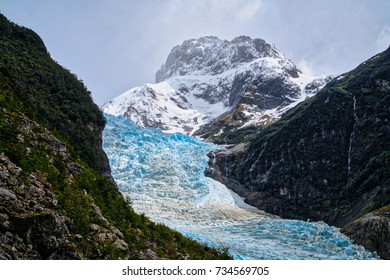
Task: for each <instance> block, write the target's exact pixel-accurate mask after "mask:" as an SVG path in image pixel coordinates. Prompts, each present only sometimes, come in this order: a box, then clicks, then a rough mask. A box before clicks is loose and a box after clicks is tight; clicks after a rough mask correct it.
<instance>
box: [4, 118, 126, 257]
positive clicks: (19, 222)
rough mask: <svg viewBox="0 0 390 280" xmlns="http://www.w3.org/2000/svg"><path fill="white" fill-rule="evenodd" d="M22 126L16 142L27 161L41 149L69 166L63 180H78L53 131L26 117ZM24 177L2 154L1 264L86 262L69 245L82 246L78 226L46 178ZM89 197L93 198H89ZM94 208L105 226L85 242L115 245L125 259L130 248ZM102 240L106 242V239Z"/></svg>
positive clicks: (79, 170)
mask: <svg viewBox="0 0 390 280" xmlns="http://www.w3.org/2000/svg"><path fill="white" fill-rule="evenodd" d="M4 116H5V117H7V116H9V122H10V121H11V119H12V117H11V114H10V113H8V112H6V111H4V112H3V117H4ZM17 122H18V123H19V127H18V136H17V138H18V139H19V141H21V142H22V143H25V145H26V146H25V147H24V149H25V150H26V151H27V155H28V153H31V152H32V151H33V150H34V149H38V148H39V149H40V150H41V151H43V150H45V151H47V153H48V154H50V155H51V156H52V157H50V158H47V160H48V161H53V160H54V159H56V160H61V161H64V162H67V167H68V168H67V169H65V170H64V174H63V175H64V176H65V177H66V180H67V181H68V182H72V181H73V180H74V177H75V176H77V175H78V174H81V173H82V172H83V168H82V167H81V166H80V165H79V164H78V163H76V162H71V161H70V159H71V155H70V154H69V153H68V151H67V149H66V146H65V144H64V143H62V142H61V141H59V140H58V139H57V138H56V137H54V136H53V135H51V134H50V133H49V131H48V130H46V129H44V128H42V127H40V126H39V124H38V123H36V122H34V121H32V120H30V119H28V118H27V117H25V116H22V115H21V116H19V118H18V119H17ZM42 155H43V154H42ZM22 171H23V170H22V169H21V168H20V167H18V166H17V165H15V164H14V163H12V162H11V161H10V160H9V159H8V158H7V157H6V156H5V155H4V154H3V153H2V154H0V258H1V259H82V258H85V257H84V256H83V253H82V252H81V251H80V250H78V249H77V246H76V244H75V243H73V242H72V241H70V240H77V239H78V238H80V235H79V234H77V233H75V232H74V230H73V229H72V224H73V221H72V220H71V219H70V218H69V217H68V216H67V215H66V213H64V211H62V210H61V208H60V207H59V205H58V199H57V195H56V194H55V193H54V190H53V187H52V185H51V184H50V183H49V182H48V181H47V179H46V178H45V177H46V175H44V174H43V173H41V172H40V171H37V172H31V173H30V174H28V175H27V178H25V177H26V174H25V173H24V174H22V173H23V172H22ZM85 196H86V197H90V196H89V195H88V194H87V193H86V194H85ZM89 199H92V198H89ZM93 206H94V208H93V211H94V212H95V213H96V216H97V218H98V219H99V220H101V221H102V223H103V224H104V225H105V226H96V227H95V228H92V227H93V226H92V225H91V232H90V233H89V234H88V235H87V236H86V241H87V242H89V243H96V244H99V243H100V244H101V245H104V244H108V243H110V242H112V243H113V246H114V247H116V248H118V249H119V250H122V251H125V253H126V251H127V250H128V246H127V244H126V243H125V242H124V241H123V240H122V238H123V234H122V233H121V232H120V231H119V230H118V229H117V228H115V227H114V226H112V225H111V224H110V223H109V222H108V221H107V219H106V218H105V217H104V216H103V214H102V212H101V211H100V209H99V207H97V206H96V205H93ZM102 235H104V236H105V237H106V238H101V236H102ZM78 236H79V237H78ZM81 238H82V237H81ZM79 241H80V240H79ZM97 246H99V245H97ZM124 255H125V256H126V254H124ZM102 257H104V256H102Z"/></svg>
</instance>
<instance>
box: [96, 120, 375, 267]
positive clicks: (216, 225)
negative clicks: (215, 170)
mask: <svg viewBox="0 0 390 280" xmlns="http://www.w3.org/2000/svg"><path fill="white" fill-rule="evenodd" d="M105 116H106V118H107V125H106V128H105V130H104V132H103V147H104V150H105V151H106V153H107V155H108V157H109V160H110V164H111V167H112V175H113V177H114V179H115V181H116V182H117V184H118V187H119V189H120V191H121V192H122V193H123V194H124V195H125V196H127V197H129V198H130V199H131V202H132V206H133V208H134V210H135V211H136V212H138V213H144V214H145V215H146V216H148V217H149V218H150V219H151V220H153V221H155V222H157V223H162V224H165V225H167V226H169V227H170V228H172V229H175V230H177V231H179V232H181V233H182V234H184V235H186V236H188V237H189V238H192V239H195V240H197V241H199V242H202V243H205V244H208V245H210V246H213V247H219V248H228V250H229V252H230V254H231V255H232V256H233V257H234V258H235V259H372V258H376V255H374V254H372V253H370V252H367V251H365V250H364V248H362V247H361V246H357V245H354V244H352V243H351V241H350V240H349V239H348V238H347V237H346V236H344V235H343V234H341V233H340V231H339V229H337V228H335V227H331V226H328V225H327V224H326V223H324V222H304V221H299V220H286V219H280V218H278V217H275V216H273V215H270V214H267V213H264V212H262V211H260V210H258V209H256V208H254V207H251V206H249V205H246V204H245V203H244V202H243V201H242V199H241V198H240V197H239V196H238V195H236V194H235V193H233V192H231V191H230V190H228V189H227V188H226V187H225V186H224V185H222V184H220V183H219V182H216V181H214V180H212V179H210V178H208V177H205V176H204V170H205V167H206V166H207V162H208V157H207V153H208V152H210V151H212V150H213V149H216V148H221V147H217V146H215V145H212V144H209V143H205V142H202V141H200V140H198V139H195V138H191V137H188V136H185V135H180V134H165V133H163V132H161V131H160V130H158V129H153V128H141V127H139V126H137V125H135V124H133V123H131V122H129V121H128V120H125V119H124V118H122V117H113V116H111V115H105Z"/></svg>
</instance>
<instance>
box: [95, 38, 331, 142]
mask: <svg viewBox="0 0 390 280" xmlns="http://www.w3.org/2000/svg"><path fill="white" fill-rule="evenodd" d="M314 80H316V82H315V83H313V81H314ZM327 81H328V79H326V78H325V77H320V78H319V77H313V76H310V75H305V74H303V73H302V72H301V71H300V70H299V69H298V68H297V67H296V66H295V65H294V63H293V62H292V61H290V60H289V59H287V58H286V57H285V56H284V55H283V53H282V52H280V51H279V50H278V49H277V48H275V46H273V45H272V44H270V43H268V42H266V41H264V40H263V39H252V38H251V37H248V36H239V37H237V38H234V39H233V40H231V41H228V40H222V39H219V38H218V37H215V36H207V37H201V38H198V39H190V40H186V41H184V42H183V43H182V44H181V45H179V46H176V47H174V48H173V49H172V50H171V52H170V53H169V55H168V57H167V60H166V62H165V63H164V64H163V65H162V67H161V69H160V70H158V71H157V74H156V84H147V85H142V86H139V87H136V88H133V89H130V90H128V91H127V92H125V93H123V94H121V95H120V96H118V97H116V98H115V99H113V100H111V101H109V102H108V103H106V104H105V105H103V107H102V109H103V110H104V112H105V113H108V114H111V115H115V116H117V115H123V116H124V117H125V118H128V119H130V120H132V121H133V122H135V123H138V124H139V125H141V126H153V127H157V128H159V129H162V130H164V131H166V132H169V133H183V134H188V135H198V136H201V137H203V138H207V139H209V140H214V139H215V137H214V136H216V137H219V136H220V135H222V134H223V133H225V132H228V131H232V130H235V129H238V128H241V127H245V126H263V125H268V124H269V123H271V122H273V121H275V120H277V119H278V118H279V117H280V116H281V115H282V114H283V113H284V112H285V111H286V110H288V109H290V108H292V107H294V106H295V105H297V104H298V103H299V102H302V101H304V100H305V99H306V98H308V97H310V96H312V95H314V94H315V93H316V92H317V91H318V90H319V88H321V87H322V86H324V85H325V83H326V82H327ZM222 138H225V137H224V136H223V135H222Z"/></svg>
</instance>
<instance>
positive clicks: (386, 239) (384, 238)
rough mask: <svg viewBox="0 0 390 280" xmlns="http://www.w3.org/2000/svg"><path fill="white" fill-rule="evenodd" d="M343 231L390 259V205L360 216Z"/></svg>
mask: <svg viewBox="0 0 390 280" xmlns="http://www.w3.org/2000/svg"><path fill="white" fill-rule="evenodd" d="M342 232H343V233H344V234H346V235H348V236H349V237H351V238H352V240H353V241H354V242H355V243H356V244H359V245H363V246H364V247H365V248H366V249H368V250H371V251H376V252H377V253H378V255H379V256H380V257H382V258H383V259H387V260H390V207H389V206H387V207H383V208H381V209H379V210H376V211H374V212H371V213H368V214H366V215H364V216H363V217H361V218H358V219H356V220H354V221H353V222H351V223H350V224H348V225H346V226H345V227H343V228H342Z"/></svg>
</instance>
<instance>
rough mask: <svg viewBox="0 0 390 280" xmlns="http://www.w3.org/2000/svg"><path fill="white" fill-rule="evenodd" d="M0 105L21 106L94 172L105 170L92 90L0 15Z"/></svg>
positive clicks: (37, 40)
mask: <svg viewBox="0 0 390 280" xmlns="http://www.w3.org/2000/svg"><path fill="white" fill-rule="evenodd" d="M0 53H1V55H0V73H1V78H0V79H1V81H0V82H1V83H0V84H1V95H0V105H1V106H2V107H4V108H7V109H9V110H15V109H17V108H19V109H20V110H22V111H23V113H24V114H26V115H27V116H28V117H30V118H32V119H35V120H38V121H39V122H40V123H43V124H45V125H46V126H47V127H48V128H49V129H50V130H52V131H56V132H57V133H58V136H60V137H62V138H65V139H68V140H69V142H70V143H71V144H72V146H73V147H74V148H75V149H76V152H77V153H78V155H79V156H80V157H81V158H82V159H83V160H84V161H85V162H86V163H88V165H89V166H91V167H92V168H94V169H96V170H99V171H100V172H104V171H106V169H107V166H105V165H106V163H105V160H104V157H103V156H102V154H101V151H100V148H99V147H97V143H99V137H100V132H101V131H102V129H103V127H104V124H105V120H104V117H103V116H102V114H101V112H100V111H99V108H98V107H97V106H96V105H95V104H94V103H93V101H92V98H91V95H90V92H89V91H88V90H87V89H86V88H85V86H84V85H83V83H82V82H81V81H79V80H78V79H77V77H76V76H75V75H74V74H72V73H70V72H69V71H68V70H66V69H64V68H62V67H61V66H59V65H58V64H57V63H56V62H55V61H53V59H51V58H50V56H49V54H48V52H47V50H46V47H45V45H44V44H43V42H42V40H41V39H40V38H39V36H38V35H37V34H36V33H34V32H33V31H31V30H29V29H27V28H24V27H20V26H17V25H15V24H13V23H10V22H8V21H7V19H6V18H5V17H4V16H3V15H0Z"/></svg>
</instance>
